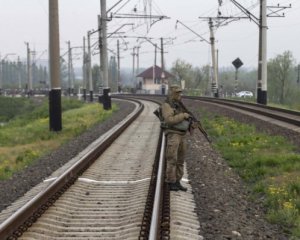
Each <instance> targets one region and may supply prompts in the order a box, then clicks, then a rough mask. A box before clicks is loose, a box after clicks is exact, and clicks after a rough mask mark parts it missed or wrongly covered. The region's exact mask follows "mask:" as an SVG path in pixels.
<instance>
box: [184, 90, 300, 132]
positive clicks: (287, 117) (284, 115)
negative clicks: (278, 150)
mask: <svg viewBox="0 0 300 240" xmlns="http://www.w3.org/2000/svg"><path fill="white" fill-rule="evenodd" d="M184 98H185V99H191V100H199V101H205V102H210V103H216V104H222V105H227V106H230V107H234V108H239V109H242V110H245V111H249V112H253V113H257V114H260V115H263V116H267V117H271V118H273V119H277V120H280V121H283V122H286V123H290V124H293V125H295V126H300V118H299V117H300V112H297V111H293V110H288V109H283V108H275V107H271V106H265V105H260V104H255V103H247V102H241V101H235V100H228V99H216V98H206V97H189V96H185V97H184Z"/></svg>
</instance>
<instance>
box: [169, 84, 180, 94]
mask: <svg viewBox="0 0 300 240" xmlns="http://www.w3.org/2000/svg"><path fill="white" fill-rule="evenodd" d="M179 92H182V89H181V87H180V86H179V85H171V86H170V94H173V93H179Z"/></svg>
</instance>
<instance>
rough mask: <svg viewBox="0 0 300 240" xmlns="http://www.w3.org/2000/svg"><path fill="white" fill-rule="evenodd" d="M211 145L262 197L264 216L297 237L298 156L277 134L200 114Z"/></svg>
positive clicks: (299, 234) (299, 212)
mask: <svg viewBox="0 0 300 240" xmlns="http://www.w3.org/2000/svg"><path fill="white" fill-rule="evenodd" d="M201 115H202V116H203V124H204V126H205V128H206V129H207V131H208V133H209V135H210V136H211V137H212V138H213V140H214V141H213V143H214V147H215V148H216V149H217V150H218V151H219V152H220V153H221V154H222V156H223V157H224V159H225V160H226V161H227V162H228V164H229V165H230V166H231V167H232V168H234V169H235V170H236V171H237V173H238V174H239V175H240V176H241V177H242V178H243V179H244V181H245V182H247V183H248V184H249V186H250V188H252V190H253V193H254V197H260V198H261V197H262V196H263V198H264V199H265V202H264V204H265V207H266V209H267V215H266V218H267V219H268V220H269V221H270V222H272V223H276V224H279V225H281V226H282V227H283V229H284V230H285V231H286V232H288V233H289V234H291V236H292V237H294V238H296V239H299V238H300V155H299V153H297V152H296V148H295V146H293V145H291V144H290V143H289V142H288V141H287V140H286V139H284V138H283V137H281V136H269V135H267V134H264V133H261V132H257V131H256V129H255V127H254V126H251V125H247V124H242V123H239V122H236V121H234V120H231V119H229V118H225V117H220V116H217V115H212V114H208V113H206V112H203V113H201Z"/></svg>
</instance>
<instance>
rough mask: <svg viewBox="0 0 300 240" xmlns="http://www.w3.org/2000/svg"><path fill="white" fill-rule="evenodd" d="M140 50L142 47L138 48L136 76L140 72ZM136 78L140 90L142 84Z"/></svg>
mask: <svg viewBox="0 0 300 240" xmlns="http://www.w3.org/2000/svg"><path fill="white" fill-rule="evenodd" d="M140 48H141V47H140V46H138V47H136V74H135V75H137V74H139V71H140V54H139V51H140ZM135 78H136V82H137V84H138V88H139V89H140V83H139V81H138V79H137V77H135Z"/></svg>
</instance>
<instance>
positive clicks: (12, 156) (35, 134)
mask: <svg viewBox="0 0 300 240" xmlns="http://www.w3.org/2000/svg"><path fill="white" fill-rule="evenodd" d="M45 100H47V99H45ZM45 100H44V101H41V102H39V103H38V104H37V103H31V100H28V99H23V101H24V102H25V103H26V104H24V103H20V102H22V101H20V102H18V103H19V104H20V105H21V106H22V104H23V105H24V106H27V105H29V106H30V107H27V108H23V109H22V111H19V112H18V114H15V116H14V117H11V115H9V116H10V117H9V118H10V121H8V122H7V123H6V124H5V125H3V126H0V179H6V178H9V177H10V176H11V175H12V174H13V173H14V172H15V171H18V170H20V169H22V168H24V167H25V166H27V165H29V164H31V163H33V162H34V161H35V160H37V159H38V158H39V157H41V156H43V155H44V154H46V153H48V152H50V151H53V150H54V149H55V148H57V147H59V146H61V145H62V144H64V143H66V142H67V141H68V140H70V139H72V138H74V137H75V136H78V135H79V134H81V133H82V132H84V131H85V130H87V129H88V128H90V127H91V126H93V125H95V124H96V123H99V122H102V121H104V120H105V119H107V118H108V117H109V116H110V115H111V114H112V112H113V111H115V110H116V109H117V107H116V106H115V105H113V107H112V110H110V111H104V110H103V108H102V106H101V105H100V104H98V103H94V104H86V103H83V102H80V101H78V100H72V99H66V98H62V109H63V113H62V123H63V130H62V131H61V132H58V133H57V132H51V131H49V118H48V101H45ZM18 101H19V100H18ZM9 103H10V102H8V103H7V104H9ZM13 104H15V102H13ZM1 106H2V105H1ZM33 106H35V107H33ZM7 108H9V107H7ZM1 114H2V108H1Z"/></svg>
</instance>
